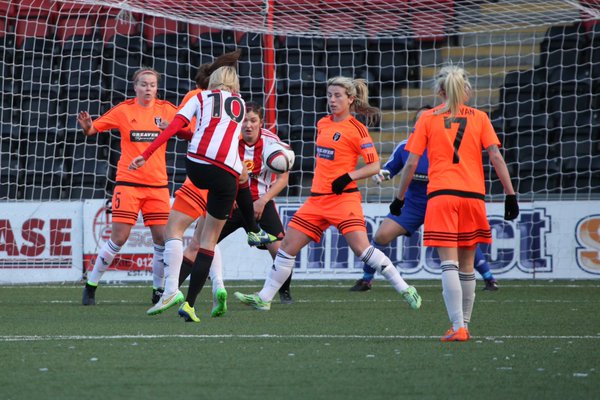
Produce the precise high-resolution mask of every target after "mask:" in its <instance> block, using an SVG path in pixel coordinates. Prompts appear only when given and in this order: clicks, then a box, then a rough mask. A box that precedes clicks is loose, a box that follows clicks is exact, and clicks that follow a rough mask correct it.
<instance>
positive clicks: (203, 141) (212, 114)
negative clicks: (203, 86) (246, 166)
mask: <svg viewBox="0 0 600 400" xmlns="http://www.w3.org/2000/svg"><path fill="white" fill-rule="evenodd" d="M245 110H246V105H245V103H244V100H242V98H241V97H240V96H239V95H238V94H233V93H230V92H226V91H224V90H205V91H202V92H201V93H198V95H197V96H195V97H193V98H191V99H190V100H188V102H187V103H185V105H184V106H183V107H182V108H181V110H179V112H178V113H177V114H178V115H181V116H183V117H185V118H186V119H187V120H188V121H191V120H192V118H193V117H194V116H195V117H196V120H197V122H196V127H195V129H194V134H193V136H192V139H191V140H190V144H189V145H188V153H187V158H188V159H189V160H190V161H193V162H197V163H203V164H207V163H208V164H215V165H218V166H220V167H221V168H224V169H226V170H228V171H230V172H232V173H235V174H236V175H239V174H240V173H241V172H242V163H241V160H240V156H239V154H238V152H237V146H238V138H239V137H240V132H241V124H242V121H243V120H244V114H245Z"/></svg>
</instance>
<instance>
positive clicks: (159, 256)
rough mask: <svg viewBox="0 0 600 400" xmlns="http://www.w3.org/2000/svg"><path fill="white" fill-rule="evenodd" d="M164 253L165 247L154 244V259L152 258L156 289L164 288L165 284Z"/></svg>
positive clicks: (153, 279)
mask: <svg viewBox="0 0 600 400" xmlns="http://www.w3.org/2000/svg"><path fill="white" fill-rule="evenodd" d="M164 252H165V246H160V245H158V244H156V243H155V244H154V257H152V287H153V288H154V289H158V288H162V287H164V286H163V285H164V284H165V282H164V280H165V264H164V262H163V261H164Z"/></svg>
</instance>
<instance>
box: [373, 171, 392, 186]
mask: <svg viewBox="0 0 600 400" xmlns="http://www.w3.org/2000/svg"><path fill="white" fill-rule="evenodd" d="M390 175H391V173H390V171H388V170H387V169H380V170H379V173H378V174H376V175H373V176H372V177H371V179H373V182H375V183H376V184H378V185H379V184H380V183H381V182H383V181H389V180H390Z"/></svg>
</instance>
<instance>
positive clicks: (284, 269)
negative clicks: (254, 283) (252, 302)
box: [258, 249, 296, 301]
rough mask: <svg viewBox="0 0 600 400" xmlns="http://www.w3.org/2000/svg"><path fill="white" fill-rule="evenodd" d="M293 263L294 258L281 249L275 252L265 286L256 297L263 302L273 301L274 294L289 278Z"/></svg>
mask: <svg viewBox="0 0 600 400" xmlns="http://www.w3.org/2000/svg"><path fill="white" fill-rule="evenodd" d="M295 262H296V256H291V255H289V254H287V253H286V252H285V251H283V250H281V249H279V251H277V255H276V256H275V260H274V261H273V266H272V267H271V269H270V270H269V274H268V275H267V279H266V280H265V284H264V285H263V288H262V290H261V291H260V292H259V293H258V296H259V297H260V298H261V299H262V300H263V301H271V300H273V297H274V296H275V293H277V291H278V290H279V288H280V287H281V286H282V285H283V284H284V283H285V281H286V280H287V279H288V278H289V277H290V275H291V273H292V269H293V268H294V263H295Z"/></svg>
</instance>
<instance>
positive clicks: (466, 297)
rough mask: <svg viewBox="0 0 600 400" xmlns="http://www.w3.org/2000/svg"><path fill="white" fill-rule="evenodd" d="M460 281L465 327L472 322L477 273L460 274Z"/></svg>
mask: <svg viewBox="0 0 600 400" xmlns="http://www.w3.org/2000/svg"><path fill="white" fill-rule="evenodd" d="M458 279H459V280H460V287H461V289H462V310H463V321H464V322H465V326H466V325H467V324H468V323H469V322H470V321H471V313H472V312H473V304H474V303H475V286H476V285H477V283H476V281H475V272H469V273H465V272H459V273H458Z"/></svg>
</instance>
